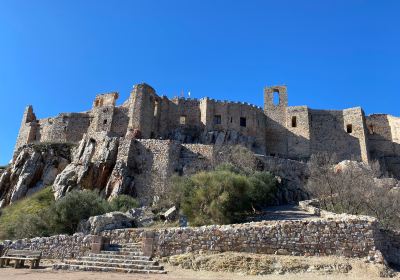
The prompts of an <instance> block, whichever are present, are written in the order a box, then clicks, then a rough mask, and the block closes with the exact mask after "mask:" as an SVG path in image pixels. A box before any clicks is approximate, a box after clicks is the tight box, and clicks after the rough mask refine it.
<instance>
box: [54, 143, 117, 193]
mask: <svg viewBox="0 0 400 280" xmlns="http://www.w3.org/2000/svg"><path fill="white" fill-rule="evenodd" d="M118 143H119V138H118V137H109V136H106V135H99V137H97V138H92V137H87V136H86V137H84V139H83V140H82V141H81V142H80V144H79V147H78V148H77V149H76V150H75V151H74V154H73V162H71V163H70V164H69V165H68V166H67V167H66V168H65V170H64V171H63V172H62V173H60V174H59V175H58V176H57V178H56V180H55V181H54V185H53V191H54V196H55V198H56V199H59V198H61V197H62V196H64V195H65V194H66V193H67V192H69V191H71V190H73V189H76V188H78V189H98V190H100V191H102V190H104V188H105V186H106V185H107V181H108V179H109V177H110V174H111V172H112V170H113V168H114V165H115V162H116V159H117V152H118Z"/></svg>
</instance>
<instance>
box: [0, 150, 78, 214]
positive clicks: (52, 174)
mask: <svg viewBox="0 0 400 280" xmlns="http://www.w3.org/2000/svg"><path fill="white" fill-rule="evenodd" d="M72 147H73V146H71V145H68V144H54V143H53V144H43V143H42V144H29V145H26V146H24V147H22V148H21V149H20V150H19V152H18V153H17V157H16V158H15V159H14V161H13V162H12V164H11V165H9V166H8V167H7V168H6V169H5V170H4V172H3V173H2V174H1V176H0V207H4V206H6V205H8V204H11V203H13V202H15V201H17V200H19V199H21V198H23V197H25V196H28V195H31V194H33V193H35V192H37V191H38V190H40V189H42V188H43V187H45V186H50V185H52V184H53V182H54V180H55V178H56V176H57V175H58V174H59V173H61V172H62V171H63V170H64V169H65V167H66V166H67V165H68V164H69V163H70V161H71V150H72Z"/></svg>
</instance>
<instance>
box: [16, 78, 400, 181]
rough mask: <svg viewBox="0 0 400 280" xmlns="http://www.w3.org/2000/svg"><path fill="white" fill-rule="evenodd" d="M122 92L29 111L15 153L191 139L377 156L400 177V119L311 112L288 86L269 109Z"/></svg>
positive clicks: (274, 150) (278, 150)
mask: <svg viewBox="0 0 400 280" xmlns="http://www.w3.org/2000/svg"><path fill="white" fill-rule="evenodd" d="M117 98H118V93H116V92H112V93H106V94H101V95H98V96H97V97H96V98H95V100H94V102H93V106H92V108H91V109H90V110H89V111H87V112H82V113H68V114H67V113H62V114H60V115H58V116H56V117H52V118H46V119H40V120H39V119H36V116H35V114H34V112H33V108H32V106H28V107H27V108H26V110H25V112H24V115H23V120H22V123H21V127H20V131H19V135H18V139H17V143H16V147H15V151H17V150H18V148H19V147H21V146H22V145H24V144H28V143H32V142H71V143H77V142H79V141H80V140H81V139H82V137H83V135H84V134H88V135H91V134H93V133H97V132H106V133H107V135H109V136H110V137H126V136H128V135H131V136H133V137H135V138H137V139H140V138H142V139H170V140H176V141H179V142H181V143H188V144H211V145H223V144H241V145H245V146H247V147H249V148H250V149H252V150H253V151H254V152H256V153H257V154H264V155H271V156H278V157H283V158H289V159H296V160H307V159H308V158H309V157H310V156H311V155H312V154H313V153H318V152H329V153H336V154H337V157H338V160H344V159H354V160H359V161H363V162H366V163H368V162H369V161H370V160H371V159H379V160H380V161H381V162H382V163H383V165H385V166H386V167H387V168H388V169H389V171H391V172H392V173H393V174H395V175H396V174H397V175H400V148H399V145H400V118H396V117H393V116H390V115H384V114H378V115H371V116H365V114H364V112H363V110H362V109H361V108H360V107H356V108H350V109H345V110H336V111H334V110H314V109H310V108H308V107H307V106H288V94H287V88H286V86H274V87H267V88H265V90H264V108H261V107H257V106H255V105H251V104H248V103H242V102H229V101H226V100H225V101H221V100H214V99H210V98H207V97H205V98H202V99H190V98H173V99H168V98H167V97H166V96H158V95H157V94H156V92H155V90H154V89H153V88H151V87H150V86H148V85H146V84H139V85H136V86H135V87H134V88H133V90H132V92H131V95H130V97H129V99H128V100H127V101H125V103H124V104H123V105H121V106H116V100H117Z"/></svg>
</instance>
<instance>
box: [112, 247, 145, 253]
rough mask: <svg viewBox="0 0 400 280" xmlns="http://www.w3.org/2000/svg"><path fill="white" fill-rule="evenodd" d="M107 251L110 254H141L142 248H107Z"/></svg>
mask: <svg viewBox="0 0 400 280" xmlns="http://www.w3.org/2000/svg"><path fill="white" fill-rule="evenodd" d="M105 251H109V252H128V253H136V252H139V253H140V252H141V251H142V248H118V247H107V248H106V249H105Z"/></svg>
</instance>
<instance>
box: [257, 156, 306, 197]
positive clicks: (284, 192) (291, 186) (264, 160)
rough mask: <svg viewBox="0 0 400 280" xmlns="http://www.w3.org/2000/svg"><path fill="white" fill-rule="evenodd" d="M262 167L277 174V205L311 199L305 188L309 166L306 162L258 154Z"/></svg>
mask: <svg viewBox="0 0 400 280" xmlns="http://www.w3.org/2000/svg"><path fill="white" fill-rule="evenodd" d="M258 159H259V160H260V168H261V169H263V170H265V171H269V172H271V173H272V174H274V175H276V176H277V179H278V183H279V188H278V191H277V193H276V194H275V199H274V200H275V201H274V204H275V205H282V204H293V203H296V202H298V201H301V200H306V199H309V194H308V193H307V191H306V190H305V188H304V185H305V183H306V180H307V177H308V167H307V164H306V163H304V162H300V161H296V160H290V159H283V158H279V157H272V156H258Z"/></svg>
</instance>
